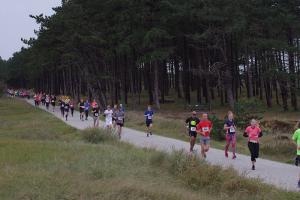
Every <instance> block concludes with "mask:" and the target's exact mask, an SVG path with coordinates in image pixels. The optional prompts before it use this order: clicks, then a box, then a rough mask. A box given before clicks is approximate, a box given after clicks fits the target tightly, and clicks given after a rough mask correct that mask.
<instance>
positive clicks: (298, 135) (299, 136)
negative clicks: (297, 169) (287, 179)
mask: <svg viewBox="0 0 300 200" xmlns="http://www.w3.org/2000/svg"><path fill="white" fill-rule="evenodd" d="M293 140H294V141H295V142H296V144H297V156H296V159H295V165H296V166H299V163H300V121H299V122H298V124H297V130H296V131H295V133H294V134H293ZM298 188H299V189H300V174H299V180H298Z"/></svg>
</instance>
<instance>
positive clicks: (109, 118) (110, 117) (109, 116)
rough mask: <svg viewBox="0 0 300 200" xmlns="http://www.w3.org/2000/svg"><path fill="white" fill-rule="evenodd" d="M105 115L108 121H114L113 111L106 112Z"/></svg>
mask: <svg viewBox="0 0 300 200" xmlns="http://www.w3.org/2000/svg"><path fill="white" fill-rule="evenodd" d="M104 115H105V119H106V120H112V115H113V111H112V110H105V111H104Z"/></svg>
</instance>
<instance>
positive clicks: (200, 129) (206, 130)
mask: <svg viewBox="0 0 300 200" xmlns="http://www.w3.org/2000/svg"><path fill="white" fill-rule="evenodd" d="M212 127H213V125H212V123H211V121H209V120H208V114H207V113H204V114H203V115H202V119H201V121H200V122H199V123H198V125H197V127H196V131H197V133H198V134H200V145H201V155H202V158H206V153H207V152H208V151H209V142H210V132H211V130H212Z"/></svg>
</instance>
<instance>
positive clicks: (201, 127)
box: [196, 120, 212, 137]
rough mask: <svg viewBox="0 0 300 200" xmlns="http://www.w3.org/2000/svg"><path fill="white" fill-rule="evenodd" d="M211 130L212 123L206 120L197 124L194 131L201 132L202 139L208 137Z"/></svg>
mask: <svg viewBox="0 0 300 200" xmlns="http://www.w3.org/2000/svg"><path fill="white" fill-rule="evenodd" d="M211 128H212V123H211V121H209V120H207V121H201V122H200V123H198V124H197V128H196V130H197V131H201V132H202V135H203V136H204V137H209V135H210V130H211Z"/></svg>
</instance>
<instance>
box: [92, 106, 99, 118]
mask: <svg viewBox="0 0 300 200" xmlns="http://www.w3.org/2000/svg"><path fill="white" fill-rule="evenodd" d="M92 112H93V114H94V117H99V107H94V108H93V109H92Z"/></svg>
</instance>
